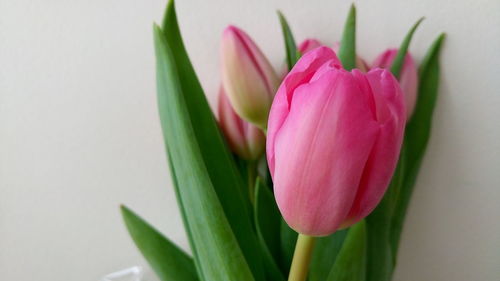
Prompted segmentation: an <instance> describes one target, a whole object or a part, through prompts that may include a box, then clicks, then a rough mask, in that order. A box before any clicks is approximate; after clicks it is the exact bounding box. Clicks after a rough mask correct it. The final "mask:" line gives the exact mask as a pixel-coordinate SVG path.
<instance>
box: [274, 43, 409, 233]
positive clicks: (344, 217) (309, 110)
mask: <svg viewBox="0 0 500 281" xmlns="http://www.w3.org/2000/svg"><path fill="white" fill-rule="evenodd" d="M405 114H406V113H405V107H404V97H403V94H402V92H401V89H400V88H399V84H398V82H397V81H396V79H395V78H394V76H393V75H392V74H391V73H390V72H389V71H387V70H383V69H374V70H371V71H370V72H368V73H366V74H365V73H362V72H361V71H359V70H357V69H355V70H353V71H352V72H348V71H346V70H344V69H342V67H341V63H340V61H339V60H338V58H337V57H336V55H335V53H334V52H333V51H332V50H331V49H330V48H327V47H320V48H317V49H315V50H312V51H310V52H308V53H307V54H305V55H304V56H303V57H302V58H301V59H300V60H299V61H298V62H297V64H296V65H295V66H294V68H293V69H292V70H291V71H290V73H289V74H288V75H287V76H286V77H285V80H284V81H283V82H282V84H281V86H280V88H279V89H278V92H277V94H276V97H275V99H274V101H273V105H272V107H271V112H270V115H269V123H268V131H267V132H268V135H267V146H266V148H267V160H268V164H269V169H270V172H271V176H272V177H273V182H274V194H275V197H276V202H277V204H278V207H279V209H280V211H281V213H282V215H283V217H284V219H285V221H286V222H287V223H288V225H289V226H290V227H292V228H293V229H294V230H296V231H297V232H299V233H302V234H305V235H312V236H323V235H328V234H331V233H333V232H335V231H336V230H337V229H339V228H343V227H347V226H350V225H352V224H354V223H356V222H358V221H359V220H361V219H362V218H364V217H366V216H367V215H368V214H369V213H370V212H371V211H372V210H373V209H374V208H375V207H376V205H377V204H378V203H379V202H380V200H381V199H382V197H383V195H384V192H385V191H386V189H387V187H388V184H389V181H390V179H391V177H392V174H393V173H394V170H395V167H396V163H397V160H398V157H399V151H400V148H401V143H402V140H403V133H404V126H405V121H406V118H405V117H406V115H405Z"/></svg>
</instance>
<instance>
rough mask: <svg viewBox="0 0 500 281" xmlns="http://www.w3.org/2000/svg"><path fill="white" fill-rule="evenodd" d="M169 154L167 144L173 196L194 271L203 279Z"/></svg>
mask: <svg viewBox="0 0 500 281" xmlns="http://www.w3.org/2000/svg"><path fill="white" fill-rule="evenodd" d="M170 155H171V153H170V152H168V145H167V158H168V167H169V169H170V177H171V178H172V182H173V185H174V191H175V198H176V199H177V204H178V206H179V210H180V213H181V217H182V222H183V225H184V230H185V231H186V235H187V237H188V241H189V245H190V246H191V252H192V253H193V260H194V264H195V266H196V271H197V272H198V276H199V277H200V279H201V280H204V279H203V278H202V277H203V272H202V271H201V266H200V261H199V259H198V255H197V254H196V249H195V248H194V241H193V235H192V234H191V231H190V230H189V224H188V221H187V218H186V211H185V207H184V205H183V204H182V200H181V198H180V193H179V184H178V183H177V177H176V176H175V169H174V163H172V157H171V156H170Z"/></svg>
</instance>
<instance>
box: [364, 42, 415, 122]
mask: <svg viewBox="0 0 500 281" xmlns="http://www.w3.org/2000/svg"><path fill="white" fill-rule="evenodd" d="M397 53H398V50H397V49H389V50H387V51H385V52H383V53H382V54H380V55H379V56H378V57H377V59H376V60H375V62H374V63H373V67H380V68H386V69H390V68H391V66H392V62H393V61H394V59H395V58H396V55H397ZM399 84H400V86H401V89H402V90H403V93H404V95H405V105H406V116H407V119H410V117H411V115H412V114H413V110H414V109H415V104H416V102H417V87H418V75H417V66H416V64H415V61H414V60H413V57H412V56H411V55H410V53H407V54H406V56H405V60H404V62H403V68H402V69H401V74H400V75H399Z"/></svg>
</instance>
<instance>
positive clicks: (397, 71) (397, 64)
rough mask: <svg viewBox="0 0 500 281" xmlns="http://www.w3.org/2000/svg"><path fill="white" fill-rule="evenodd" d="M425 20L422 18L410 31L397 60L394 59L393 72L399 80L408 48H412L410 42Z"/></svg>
mask: <svg viewBox="0 0 500 281" xmlns="http://www.w3.org/2000/svg"><path fill="white" fill-rule="evenodd" d="M423 20H424V18H420V19H419V20H418V21H417V22H416V23H415V24H414V25H413V26H412V28H411V29H410V30H409V31H408V33H407V34H406V36H405V38H404V39H403V42H402V43H401V46H399V49H398V53H397V54H396V58H394V61H393V62H392V66H391V72H392V74H393V75H394V76H395V77H396V78H397V79H399V75H400V73H401V69H402V68H403V64H404V61H405V57H406V53H407V52H408V47H409V46H410V42H411V39H412V38H413V34H414V33H415V30H417V27H418V26H419V25H420V23H421V22H422V21H423Z"/></svg>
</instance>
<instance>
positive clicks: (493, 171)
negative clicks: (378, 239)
mask: <svg viewBox="0 0 500 281" xmlns="http://www.w3.org/2000/svg"><path fill="white" fill-rule="evenodd" d="M177 2H178V3H177V6H178V14H179V21H180V25H181V29H182V32H183V35H184V37H185V42H186V44H187V47H188V51H189V53H190V55H191V58H192V61H193V63H194V66H195V68H196V71H197V72H198V74H199V77H200V79H201V82H202V84H203V86H204V88H205V90H206V93H207V95H208V96H209V99H210V101H211V102H212V104H213V105H215V104H214V100H215V96H216V91H217V87H218V84H219V79H220V75H219V71H218V70H219V64H218V45H219V38H220V34H221V31H222V29H223V28H224V26H225V25H227V24H229V23H235V24H237V25H239V26H240V27H242V28H244V29H245V30H247V31H248V33H249V34H251V36H252V37H253V38H254V39H255V41H256V42H257V43H258V44H259V45H260V46H261V47H262V49H263V51H264V52H265V54H266V55H268V56H269V58H270V59H271V61H272V62H273V63H274V65H275V66H276V67H277V68H279V67H281V66H282V64H283V54H284V52H283V43H282V38H281V33H280V28H279V25H278V20H277V17H276V14H275V10H276V9H278V8H279V9H281V10H283V12H284V13H285V14H286V15H287V17H288V19H289V21H290V24H291V27H292V29H293V31H294V32H295V36H296V38H297V39H298V40H302V39H305V38H306V37H316V38H319V39H321V40H323V41H324V42H325V43H328V44H332V43H333V42H335V41H337V40H338V39H339V38H340V34H341V31H342V26H343V21H344V19H345V16H346V13H347V10H348V6H349V5H350V2H351V1H345V0H324V1H307V2H306V1H299V0H294V1H278V0H273V1H264V0H261V1H244V0H238V1H222V0H217V1H203V0H183V1H181V0H179V1H177ZM355 2H356V4H357V7H358V50H359V54H360V55H362V56H363V57H364V58H366V59H367V60H368V61H371V60H373V59H374V57H375V56H376V54H377V53H379V52H381V51H382V50H384V49H385V48H386V47H390V46H397V45H399V42H400V41H401V39H402V38H403V36H404V34H405V33H406V31H407V29H408V28H409V27H410V26H411V25H412V23H413V22H415V20H416V19H417V18H418V17H420V16H426V17H427V19H426V20H425V22H424V23H423V24H422V26H421V28H420V29H419V30H418V32H417V34H416V36H415V38H414V42H413V44H412V47H411V51H412V52H413V53H414V54H415V56H416V58H417V59H421V58H422V56H423V55H424V52H425V50H426V49H427V47H428V46H429V45H430V43H431V42H432V40H433V39H434V38H435V37H436V36H437V35H438V33H439V32H441V31H446V32H447V34H448V37H447V39H446V43H445V46H444V49H443V53H442V60H441V61H442V66H443V67H442V68H443V69H442V79H441V89H440V90H441V91H440V96H439V100H438V104H437V110H436V113H435V118H434V128H433V135H432V139H431V141H430V145H429V149H428V153H427V155H426V157H425V161H424V163H423V168H422V171H421V174H420V176H419V178H418V184H417V186H416V189H415V193H414V197H413V200H412V203H411V206H410V210H409V214H408V219H407V223H406V227H405V230H404V235H403V239H402V246H401V254H400V256H399V259H398V268H397V271H396V277H395V280H396V281H421V280H434V281H449V280H453V281H470V280H475V281H494V280H500V222H499V216H500V204H499V203H498V202H499V201H500V180H499V178H500V174H499V172H500V160H499V159H500V141H499V139H500V127H499V120H500V110H499V108H500V92H499V89H500V78H499V77H500V70H499V69H500V67H499V66H500V55H499V49H500V29H499V28H498V27H499V26H500V2H499V1H498V0H481V1H466V0H461V1H452V0H444V1H435V0H419V1H416V0H415V1H398V0H383V1H367V0H364V1H361V0H360V1H355ZM164 6H165V1H164V0H154V1H139V0H120V1H118V0H106V1H102V0H101V1H97V0H86V1H83V0H74V1H63V0H44V1H34V0H16V1H14V0H1V1H0V279H2V280H17V281H28V280H61V281H62V280H75V281H79V280H81V281H89V280H98V279H99V278H100V277H101V276H102V275H104V274H106V273H109V272H112V271H116V270H119V269H122V268H125V267H128V266H132V265H145V261H144V260H143V259H142V257H141V256H140V255H139V254H138V252H137V251H136V249H135V247H134V245H133V244H132V242H131V240H130V239H129V237H128V234H127V233H126V231H125V228H124V226H123V225H122V222H121V218H120V214H119V211H118V205H119V204H120V203H125V204H127V205H128V206H130V207H131V208H133V209H134V210H136V211H137V212H138V213H139V214H141V215H142V216H143V217H145V218H146V219H147V220H149V221H150V222H152V223H153V224H154V225H155V226H157V227H158V228H159V229H160V230H161V231H162V232H163V233H165V234H166V235H167V236H168V237H170V238H171V239H173V240H174V241H176V242H177V243H179V244H180V245H181V246H182V247H184V248H187V243H186V238H185V234H184V230H183V229H182V223H181V219H180V217H179V213H178V211H177V206H176V202H175V198H174V193H173V191H172V188H171V183H170V177H169V173H168V169H167V164H166V158H165V153H164V148H163V143H162V142H163V141H162V137H161V133H160V126H159V122H158V117H157V115H158V114H157V109H156V101H155V99H156V97H155V74H154V56H153V46H152V42H153V40H152V22H153V21H157V22H158V21H160V20H161V16H162V13H163V8H164ZM146 270H147V271H148V274H147V276H146V278H147V279H146V280H155V279H154V278H153V277H152V274H150V272H149V269H148V268H147V269H146Z"/></svg>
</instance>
